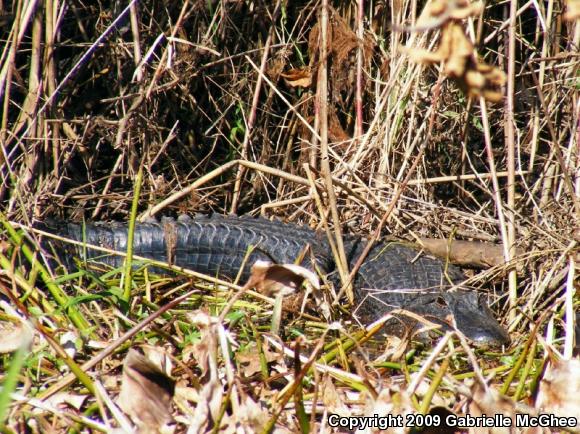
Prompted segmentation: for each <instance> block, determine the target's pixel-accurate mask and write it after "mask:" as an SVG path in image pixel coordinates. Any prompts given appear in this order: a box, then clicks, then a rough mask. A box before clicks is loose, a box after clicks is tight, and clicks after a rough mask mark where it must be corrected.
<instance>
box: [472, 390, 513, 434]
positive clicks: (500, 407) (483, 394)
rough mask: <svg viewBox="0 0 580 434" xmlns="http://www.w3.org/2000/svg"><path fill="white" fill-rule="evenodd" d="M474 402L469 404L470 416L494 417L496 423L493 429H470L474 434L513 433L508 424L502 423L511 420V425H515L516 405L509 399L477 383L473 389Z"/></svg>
mask: <svg viewBox="0 0 580 434" xmlns="http://www.w3.org/2000/svg"><path fill="white" fill-rule="evenodd" d="M471 393H472V397H473V399H472V401H471V403H470V404H469V412H468V414H469V415H470V416H473V417H483V415H485V416H486V417H492V418H495V419H494V423H493V424H492V425H493V426H492V427H487V428H485V427H478V428H470V429H469V432H470V433H473V434H486V433H489V434H510V433H511V432H512V430H511V428H510V427H509V426H505V425H506V424H507V423H503V422H501V421H503V420H504V418H510V419H511V425H512V426H513V425H514V423H515V408H514V405H515V403H514V402H513V401H511V400H510V399H509V398H507V397H505V396H503V395H501V394H500V393H499V392H498V391H497V390H494V389H492V388H488V387H483V386H482V385H481V384H480V383H475V384H474V385H473V387H472V388H471Z"/></svg>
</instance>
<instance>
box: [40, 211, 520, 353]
mask: <svg viewBox="0 0 580 434" xmlns="http://www.w3.org/2000/svg"><path fill="white" fill-rule="evenodd" d="M49 229H50V230H51V231H52V232H55V233H58V234H60V235H62V236H65V237H67V238H72V239H74V240H79V241H81V240H84V241H86V243H87V244H93V245H97V246H101V247H107V248H109V249H112V250H116V251H121V252H124V251H126V250H127V225H126V224H122V223H92V224H87V225H85V227H84V232H85V235H84V236H83V226H82V225H80V224H75V223H62V224H58V225H56V226H53V227H51V228H49ZM168 240H169V242H168ZM365 243H366V241H365V240H363V239H360V238H356V239H351V240H349V241H347V242H346V243H345V253H346V255H347V257H348V259H349V263H350V266H351V267H352V266H353V265H354V263H355V262H356V259H357V258H358V257H359V255H360V253H361V252H362V250H363V249H364V246H365ZM66 248H67V249H71V247H70V246H69V247H66ZM250 248H253V250H252V253H251V255H250V256H249V257H248V258H247V259H246V260H245V262H244V258H246V256H247V253H248V251H249V249H250ZM72 249H73V250H72V251H70V250H69V251H68V252H67V254H65V255H64V257H65V258H64V259H66V260H67V262H68V260H69V259H70V258H71V257H72V256H78V255H79V254H80V252H81V250H82V249H80V248H72ZM306 249H308V250H306ZM304 251H306V255H305V256H304V258H305V259H304V263H303V265H305V266H307V267H308V268H313V267H312V265H313V264H312V261H311V259H312V258H313V257H314V258H315V261H316V265H317V267H318V268H319V270H320V271H322V272H323V273H330V272H332V271H333V270H334V260H333V258H332V254H331V250H330V247H329V245H328V242H327V240H326V237H325V236H324V235H322V234H320V233H317V232H314V231H313V230H311V229H309V228H307V227H302V226H296V225H292V224H285V223H281V222H275V221H270V220H265V219H259V218H250V217H232V216H228V217H223V216H217V215H214V216H212V217H206V216H197V217H195V218H194V219H191V218H180V219H179V220H177V221H175V220H172V219H163V220H162V221H161V222H148V223H139V224H138V225H137V226H136V229H135V237H134V254H135V255H138V256H143V257H148V258H152V259H155V260H158V261H167V262H170V263H173V264H175V265H178V266H180V267H184V268H189V269H192V270H195V271H198V272H200V273H204V274H208V275H211V276H217V275H219V276H222V277H228V278H235V277H236V276H237V274H238V272H239V270H240V268H241V267H242V264H246V266H245V268H244V270H243V273H242V281H244V279H246V278H247V277H248V276H249V269H250V266H251V264H253V263H254V262H255V261H256V260H258V259H264V260H269V261H271V262H274V263H293V262H295V259H296V258H297V257H300V255H301V254H303V253H304ZM168 253H169V258H168ZM87 256H88V258H92V259H96V258H98V261H99V262H103V263H106V264H109V265H113V266H120V265H121V264H122V258H121V257H119V256H115V255H113V256H103V254H102V253H100V252H96V251H91V250H90V249H89V250H88V251H87ZM67 258H68V259H67ZM443 270H444V264H443V262H442V261H440V260H438V259H434V258H431V257H429V256H426V255H423V254H421V255H419V254H418V251H417V250H414V249H412V248H410V247H407V246H404V245H402V244H399V243H389V242H379V243H377V244H376V245H375V246H374V247H373V249H372V250H371V252H370V254H369V256H368V257H367V259H366V260H365V262H364V263H363V265H362V267H361V268H360V271H359V273H358V275H357V278H356V280H355V283H354V287H355V296H356V298H357V302H358V307H357V309H356V313H357V314H358V315H359V317H360V318H362V319H363V320H364V321H365V322H369V321H373V320H376V319H378V318H380V317H381V316H383V315H384V314H386V313H387V312H389V311H390V310H392V309H393V308H404V309H407V310H410V311H412V312H415V313H418V314H421V315H424V316H425V317H427V318H428V319H431V320H435V321H436V322H439V323H443V324H445V323H448V322H449V321H453V320H454V321H455V324H456V326H457V327H458V328H459V329H460V330H461V331H462V332H463V333H464V334H465V335H466V336H467V337H468V338H470V339H472V340H474V341H476V342H478V343H480V344H491V345H498V344H504V343H507V342H508V341H509V338H508V336H507V333H506V332H505V331H504V330H503V328H501V326H500V325H499V324H498V322H497V321H496V320H495V318H494V317H493V314H492V313H491V311H490V310H489V308H488V307H487V305H486V304H485V303H484V302H483V301H482V300H480V297H479V296H478V294H477V293H476V292H474V291H464V290H458V291H457V290H456V291H446V289H447V288H448V287H450V286H451V284H450V282H449V280H451V282H452V283H454V284H456V283H460V282H462V281H463V280H464V275H463V273H462V272H461V270H460V269H458V268H457V267H454V266H452V265H449V266H448V269H447V275H444V273H443ZM448 279H449V280H448Z"/></svg>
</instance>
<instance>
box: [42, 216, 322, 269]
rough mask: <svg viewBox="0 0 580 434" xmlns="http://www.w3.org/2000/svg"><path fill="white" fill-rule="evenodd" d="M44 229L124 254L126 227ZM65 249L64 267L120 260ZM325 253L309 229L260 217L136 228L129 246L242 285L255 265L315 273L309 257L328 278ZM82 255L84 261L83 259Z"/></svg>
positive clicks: (119, 261) (204, 219)
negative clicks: (299, 261) (294, 266)
mask: <svg viewBox="0 0 580 434" xmlns="http://www.w3.org/2000/svg"><path fill="white" fill-rule="evenodd" d="M46 229H47V230H49V231H50V232H53V233H56V234H59V235H61V236H63V237H66V238H70V239H73V240H75V241H82V242H83V243H86V244H87V245H94V246H98V247H103V248H106V249H110V250H114V251H117V252H126V251H127V241H128V239H127V238H128V237H127V224H123V223H107V222H98V223H87V224H85V225H83V224H79V223H56V224H52V225H50V226H48V227H47V228H46ZM59 247H60V246H59ZM64 247H65V248H67V249H68V254H67V255H59V256H60V259H62V260H64V261H65V263H66V265H73V264H72V263H71V259H72V258H73V257H75V256H76V257H81V259H83V260H89V261H92V262H99V263H104V264H107V265H111V266H113V267H118V266H120V265H122V263H123V257H122V256H119V255H108V254H105V253H102V252H100V251H97V250H94V249H90V248H87V249H83V248H82V247H80V246H79V247H73V248H71V247H70V246H69V247H66V245H65V246H64ZM57 250H60V249H57ZM329 252H330V248H328V246H327V242H326V240H325V239H324V238H323V237H321V236H320V234H317V233H316V232H314V231H313V230H311V229H309V228H306V227H301V226H295V225H286V224H283V223H280V222H274V221H269V220H265V219H260V218H247V217H235V216H231V217H230V216H228V217H222V216H218V215H215V216H212V217H207V216H196V217H195V219H192V218H190V217H180V218H179V219H178V220H174V219H171V218H163V219H162V220H161V221H159V222H157V221H150V222H145V223H138V224H137V225H136V227H135V233H134V241H133V254H134V255H137V256H142V257H145V258H150V259H154V260H156V261H161V262H167V263H169V264H172V265H177V266H179V267H183V268H189V269H191V270H194V271H197V272H199V273H203V274H207V275H210V276H216V275H220V276H223V277H227V278H230V279H234V278H236V277H237V276H238V274H239V273H240V271H241V275H240V276H241V279H242V280H244V279H247V278H248V277H249V274H250V268H251V265H252V264H253V263H254V262H255V261H257V260H267V261H270V262H273V263H278V264H283V263H292V262H294V261H295V260H296V258H299V257H304V261H303V262H304V265H305V266H306V267H308V268H314V266H313V259H312V258H315V259H314V261H315V262H316V265H317V266H318V267H319V268H320V269H321V271H322V272H324V273H327V272H329V271H330V270H331V269H332V263H333V262H332V258H331V256H330V254H329ZM83 253H86V257H82V256H83ZM63 256H64V257H63Z"/></svg>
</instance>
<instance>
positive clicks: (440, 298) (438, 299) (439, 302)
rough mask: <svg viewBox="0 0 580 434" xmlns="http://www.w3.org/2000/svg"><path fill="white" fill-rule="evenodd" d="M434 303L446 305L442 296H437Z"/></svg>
mask: <svg viewBox="0 0 580 434" xmlns="http://www.w3.org/2000/svg"><path fill="white" fill-rule="evenodd" d="M436 303H437V304H438V305H439V306H447V303H445V299H444V298H443V297H437V301H436Z"/></svg>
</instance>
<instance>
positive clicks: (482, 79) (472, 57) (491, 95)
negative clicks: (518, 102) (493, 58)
mask: <svg viewBox="0 0 580 434" xmlns="http://www.w3.org/2000/svg"><path fill="white" fill-rule="evenodd" d="M401 51H403V52H404V53H406V54H407V55H408V56H409V58H410V59H411V60H412V61H414V62H420V63H424V64H434V63H443V71H444V72H445V75H446V76H447V77H450V78H452V79H454V80H455V81H456V82H457V84H458V85H459V87H460V88H461V89H462V90H463V91H464V92H466V93H467V94H468V95H469V96H471V97H475V98H477V97H480V96H483V97H484V98H485V99H486V100H488V101H491V102H500V101H501V100H502V99H503V94H502V92H501V87H502V86H503V85H504V84H505V81H506V77H505V74H504V72H503V71H501V70H500V69H498V68H496V67H493V66H490V65H487V64H485V63H483V62H480V61H479V59H478V57H477V53H476V52H475V49H474V48H473V44H472V43H471V41H470V40H469V39H468V38H467V36H465V32H464V30H463V28H462V27H461V25H459V24H458V23H456V22H454V21H451V22H449V23H448V24H446V25H445V27H443V28H442V30H441V41H440V43H439V47H438V48H437V50H436V51H433V52H432V51H428V50H424V49H419V48H409V47H406V48H402V49H401Z"/></svg>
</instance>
